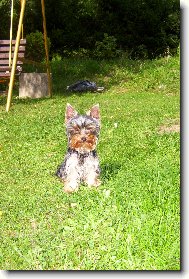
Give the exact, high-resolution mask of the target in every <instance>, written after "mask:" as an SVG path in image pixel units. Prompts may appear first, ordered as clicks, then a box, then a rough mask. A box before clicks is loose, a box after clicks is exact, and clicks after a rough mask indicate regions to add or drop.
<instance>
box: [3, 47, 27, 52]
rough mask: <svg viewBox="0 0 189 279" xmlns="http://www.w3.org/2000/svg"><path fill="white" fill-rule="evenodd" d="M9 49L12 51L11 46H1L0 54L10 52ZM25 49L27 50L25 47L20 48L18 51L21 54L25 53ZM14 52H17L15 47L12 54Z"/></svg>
mask: <svg viewBox="0 0 189 279" xmlns="http://www.w3.org/2000/svg"><path fill="white" fill-rule="evenodd" d="M9 49H10V47H9V46H0V52H9ZM25 49H26V47H25V46H19V49H18V51H19V52H24V51H25ZM14 50H15V47H14V46H13V47H12V52H14Z"/></svg>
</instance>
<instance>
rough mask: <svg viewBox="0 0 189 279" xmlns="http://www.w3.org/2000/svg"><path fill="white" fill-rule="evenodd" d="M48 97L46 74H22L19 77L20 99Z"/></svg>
mask: <svg viewBox="0 0 189 279" xmlns="http://www.w3.org/2000/svg"><path fill="white" fill-rule="evenodd" d="M47 96H48V78H47V74H46V73H21V75H20V77H19V98H44V97H47Z"/></svg>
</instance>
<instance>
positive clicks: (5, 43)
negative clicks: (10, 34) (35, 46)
mask: <svg viewBox="0 0 189 279" xmlns="http://www.w3.org/2000/svg"><path fill="white" fill-rule="evenodd" d="M15 43H16V40H12V45H15ZM25 44H26V39H21V40H20V45H25ZM0 45H10V40H0Z"/></svg>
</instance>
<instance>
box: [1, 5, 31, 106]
mask: <svg viewBox="0 0 189 279" xmlns="http://www.w3.org/2000/svg"><path fill="white" fill-rule="evenodd" d="M25 6H26V0H22V2H21V11H20V19H19V24H18V31H17V36H16V44H15V50H14V56H13V62H12V68H11V76H10V83H9V90H8V96H7V105H6V111H7V112H8V111H9V110H10V105H11V99H12V90H13V85H14V76H15V71H16V63H17V57H18V49H19V44H20V38H21V32H22V23H23V18H24V11H25Z"/></svg>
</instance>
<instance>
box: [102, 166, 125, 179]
mask: <svg viewBox="0 0 189 279" xmlns="http://www.w3.org/2000/svg"><path fill="white" fill-rule="evenodd" d="M100 168H101V180H102V182H103V183H105V182H107V181H109V180H110V179H111V178H115V176H116V175H117V174H118V172H119V170H120V168H121V164H118V163H117V162H109V163H105V164H101V165H100Z"/></svg>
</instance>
